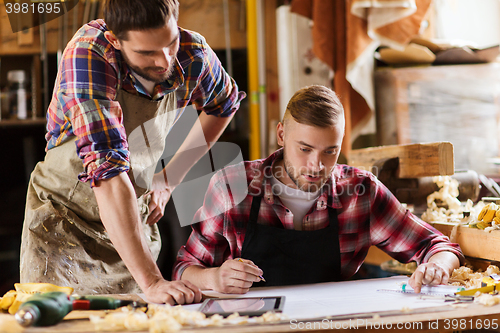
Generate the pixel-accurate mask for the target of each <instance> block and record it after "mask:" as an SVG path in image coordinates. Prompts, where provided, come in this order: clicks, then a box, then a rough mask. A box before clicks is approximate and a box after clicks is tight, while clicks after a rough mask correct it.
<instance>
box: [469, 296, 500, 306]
mask: <svg viewBox="0 0 500 333" xmlns="http://www.w3.org/2000/svg"><path fill="white" fill-rule="evenodd" d="M474 302H475V303H479V304H482V305H485V306H493V305H496V304H498V303H500V296H495V295H490V294H481V295H479V296H476V297H474Z"/></svg>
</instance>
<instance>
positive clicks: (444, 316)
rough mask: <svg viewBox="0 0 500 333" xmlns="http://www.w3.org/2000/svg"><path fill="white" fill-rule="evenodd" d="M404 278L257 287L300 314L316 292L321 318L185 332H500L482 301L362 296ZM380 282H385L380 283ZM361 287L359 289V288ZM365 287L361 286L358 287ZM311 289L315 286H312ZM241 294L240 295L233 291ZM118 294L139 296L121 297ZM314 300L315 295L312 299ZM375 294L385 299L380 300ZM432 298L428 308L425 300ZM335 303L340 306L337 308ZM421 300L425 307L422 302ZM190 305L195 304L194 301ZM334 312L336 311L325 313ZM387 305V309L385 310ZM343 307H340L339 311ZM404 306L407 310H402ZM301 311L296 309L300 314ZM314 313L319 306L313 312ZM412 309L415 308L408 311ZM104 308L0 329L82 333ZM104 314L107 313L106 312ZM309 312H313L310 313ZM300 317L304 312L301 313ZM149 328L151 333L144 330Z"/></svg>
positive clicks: (3, 320)
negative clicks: (47, 323) (459, 303)
mask: <svg viewBox="0 0 500 333" xmlns="http://www.w3.org/2000/svg"><path fill="white" fill-rule="evenodd" d="M402 279H404V278H402V277H392V278H384V279H369V280H358V281H347V282H336V283H335V282H334V283H325V284H316V285H305V286H291V287H275V288H271V287H268V288H255V289H251V291H250V292H249V293H248V294H247V295H246V296H248V297H250V296H252V295H253V296H254V295H271V294H274V295H286V297H287V300H286V301H285V309H284V312H285V313H287V305H288V311H289V312H290V313H299V312H297V311H299V310H300V309H298V308H297V306H298V305H299V304H298V302H297V301H298V300H299V298H301V297H302V296H297V297H294V296H293V295H294V294H293V293H296V295H300V294H301V293H302V294H303V293H304V292H305V291H308V290H311V294H310V297H305V298H303V300H302V302H303V306H302V309H303V311H304V312H307V311H311V309H314V308H315V307H316V306H318V305H321V304H324V306H323V309H322V311H320V313H322V315H321V316H318V317H316V318H310V319H307V318H299V319H294V318H291V319H289V320H286V321H282V322H280V323H273V324H259V325H255V324H254V325H239V326H224V327H208V328H198V329H184V330H183V332H205V333H208V332H291V331H297V330H301V329H307V330H308V331H312V332H320V331H321V332H329V331H333V330H336V329H343V330H346V331H355V332H370V331H371V332H373V331H385V330H389V329H393V330H397V331H401V332H414V331H421V332H438V331H439V332H452V331H455V332H457V331H467V330H478V329H484V328H488V327H489V328H490V329H494V330H496V331H500V305H496V306H491V307H486V306H483V305H480V304H476V303H465V304H467V305H466V307H452V306H451V305H449V303H445V302H444V301H442V300H439V301H438V300H430V301H429V300H421V299H418V300H416V299H417V298H418V296H417V295H402V294H397V293H386V292H380V291H377V290H372V291H371V292H367V293H366V294H367V295H366V300H363V299H360V295H362V293H364V291H362V292H361V291H360V290H363V288H365V289H366V287H368V288H369V289H373V286H379V285H380V286H381V287H387V286H388V285H392V283H393V282H394V281H402ZM379 282H380V284H379ZM354 287H356V288H355V289H353V288H354ZM358 287H359V288H358ZM309 288H310V289H309ZM206 294H207V295H208V296H214V293H213V292H207V293H206ZM233 296H236V295H233ZM116 297H122V298H128V299H135V298H137V297H138V295H116ZM402 297H409V298H408V299H409V302H410V303H411V304H414V306H410V307H409V310H408V309H406V308H403V309H398V310H389V311H386V310H383V309H386V308H391V304H390V303H395V304H396V305H393V306H392V307H393V308H394V306H396V307H399V306H400V305H399V303H398V302H400V301H401V300H402V299H403V298H402ZM309 298H310V299H309ZM374 298H376V300H378V301H379V302H378V303H377V304H375V303H374V300H375V299H374ZM428 301H429V302H430V303H428V304H425V305H424V306H422V302H428ZM331 302H334V303H335V304H336V305H334V306H332V304H333V303H331ZM369 303H373V304H374V306H375V309H373V311H368V312H367V311H366V310H367V307H369V306H370V305H369ZM418 303H420V305H418ZM353 304H355V305H356V306H357V307H358V311H357V313H352V312H351V313H345V312H350V311H351V310H350V309H349V307H350V306H352V305H353ZM189 307H191V308H192V307H193V305H190V306H189ZM333 308H336V310H331V312H330V315H325V313H328V311H329V309H333ZM380 309H382V311H381V310H380ZM338 310H340V311H338ZM402 310H404V311H402ZM294 311H295V312H294ZM313 311H314V310H313ZM407 311H409V312H407ZM96 313H99V312H98V311H73V312H71V313H70V314H68V315H67V316H66V318H65V319H64V321H63V322H61V323H59V324H58V325H56V326H51V327H32V328H22V327H21V326H19V325H18V324H17V323H16V322H15V320H14V317H13V316H11V315H8V314H0V332H2V333H3V332H5V333H13V332H16V333H17V332H23V333H48V332H50V333H70V332H71V333H78V332H81V333H83V332H95V330H94V325H93V324H92V323H91V322H90V321H89V320H88V319H87V318H88V317H89V315H90V314H96ZM101 314H102V312H101ZM305 316H307V314H305ZM299 317H300V315H299ZM144 332H146V331H144Z"/></svg>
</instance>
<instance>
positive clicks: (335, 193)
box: [173, 85, 463, 293]
mask: <svg viewBox="0 0 500 333" xmlns="http://www.w3.org/2000/svg"><path fill="white" fill-rule="evenodd" d="M344 130H345V120H344V110H343V107H342V105H341V103H340V101H339V99H338V98H337V96H336V94H335V93H334V92H333V91H332V90H330V89H328V88H326V87H324V86H317V85H316V86H310V87H306V88H303V89H300V90H299V91H297V92H296V93H295V95H294V96H293V97H292V98H291V100H290V102H289V103H288V106H287V109H286V112H285V115H284V117H283V121H282V122H281V123H279V124H278V127H277V137H278V144H279V145H280V146H282V147H283V148H282V149H279V150H277V151H276V152H274V153H273V154H272V155H271V156H269V157H268V158H267V159H265V160H256V161H249V162H244V170H245V171H246V175H245V174H241V172H240V174H239V173H238V172H237V171H236V170H237V169H238V168H235V167H226V168H225V169H223V170H222V171H219V172H218V173H217V174H216V175H214V177H213V178H212V180H211V182H210V185H209V189H208V191H207V193H206V195H205V202H204V205H203V207H201V208H200V209H199V210H198V212H197V213H196V216H195V218H197V219H198V221H202V222H199V223H197V224H194V225H193V231H192V233H191V236H190V238H189V240H188V242H187V244H186V245H185V246H182V247H181V249H180V250H179V253H178V257H177V262H176V264H175V267H174V273H173V275H174V276H173V277H174V279H181V280H183V281H189V282H191V283H193V284H195V285H196V286H198V287H199V288H200V289H212V290H215V291H218V292H223V293H245V292H247V291H248V290H249V288H250V287H251V286H252V285H255V284H256V283H257V285H267V286H276V285H290V284H302V283H317V282H327V281H340V280H346V279H349V278H350V277H352V276H353V275H354V274H355V273H356V271H357V270H358V269H359V267H360V266H361V264H362V263H363V260H364V259H365V257H366V254H367V252H368V248H369V247H370V246H371V245H376V246H377V247H378V248H380V249H382V250H383V251H385V252H386V253H388V254H389V255H391V256H392V257H393V258H395V259H397V260H399V261H400V262H404V263H406V262H409V261H416V262H417V263H418V264H419V266H418V268H417V270H416V271H415V273H413V275H412V277H411V278H410V281H409V283H410V285H411V286H412V287H413V288H414V289H415V291H416V292H420V289H421V286H422V284H432V285H436V284H446V283H447V281H448V278H449V276H450V274H451V273H452V271H453V269H455V268H458V267H459V265H460V262H461V261H463V254H462V252H461V250H460V248H459V246H458V244H453V243H450V241H449V239H448V238H447V237H446V236H444V235H442V234H441V233H440V232H439V231H437V230H436V229H434V228H433V227H431V226H430V225H428V224H427V223H425V222H423V221H421V220H420V219H418V218H417V217H416V216H414V215H413V214H411V213H410V212H409V211H407V210H406V209H405V208H404V207H403V206H402V205H401V204H400V203H399V202H398V201H397V199H396V198H395V197H394V196H393V195H392V193H391V192H390V191H389V190H388V189H387V188H386V187H385V186H384V185H383V184H382V183H380V182H379V181H378V179H377V178H376V177H375V176H374V175H373V174H372V173H370V172H367V171H363V170H359V169H356V168H354V167H352V166H347V165H340V164H336V163H337V159H338V157H339V154H340V147H341V145H342V139H343V136H344ZM240 169H242V168H240ZM234 177H246V179H247V183H248V185H249V186H248V193H247V195H246V197H245V198H244V200H243V201H242V202H241V203H239V204H237V205H232V202H233V195H232V193H231V191H228V190H227V187H226V184H229V183H230V180H231V179H235V178H234ZM262 199H263V200H262ZM233 206H234V207H233ZM217 212H223V213H220V214H218V213H217ZM262 276H263V278H264V279H265V282H264V280H263V279H262Z"/></svg>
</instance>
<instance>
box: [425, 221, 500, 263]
mask: <svg viewBox="0 0 500 333" xmlns="http://www.w3.org/2000/svg"><path fill="white" fill-rule="evenodd" d="M431 225H432V226H433V227H434V228H436V229H437V230H439V231H441V232H442V233H443V234H445V235H446V236H448V237H450V238H451V240H452V241H453V242H456V243H458V244H459V245H460V248H461V249H462V252H463V253H464V255H465V256H468V257H474V258H480V259H486V260H494V261H500V231H496V230H494V231H492V232H486V231H484V230H481V229H476V228H469V227H466V226H458V228H457V229H456V235H455V236H454V237H453V236H451V233H452V230H453V227H454V226H455V224H453V223H445V222H439V223H432V224H431Z"/></svg>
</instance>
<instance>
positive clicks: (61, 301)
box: [15, 291, 147, 327]
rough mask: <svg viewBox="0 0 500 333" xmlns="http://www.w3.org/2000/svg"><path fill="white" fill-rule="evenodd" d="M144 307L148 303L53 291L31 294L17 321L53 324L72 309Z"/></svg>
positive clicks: (32, 323) (26, 324)
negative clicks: (74, 295)
mask: <svg viewBox="0 0 500 333" xmlns="http://www.w3.org/2000/svg"><path fill="white" fill-rule="evenodd" d="M126 305H131V306H133V307H144V306H147V304H146V303H143V302H136V301H131V300H119V299H115V298H113V297H106V296H80V297H71V296H68V295H66V294H65V293H63V292H59V291H53V292H47V293H42V294H36V295H33V296H31V297H30V298H29V299H28V300H27V301H26V302H24V303H23V304H22V305H21V306H20V307H19V310H18V311H17V313H16V315H15V318H16V320H17V322H18V323H19V324H20V325H22V326H25V327H28V326H51V325H55V324H57V323H59V322H60V321H61V320H63V318H64V317H65V316H66V315H67V314H68V313H70V312H71V311H72V310H107V309H109V310H113V309H116V308H119V307H121V306H126Z"/></svg>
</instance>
